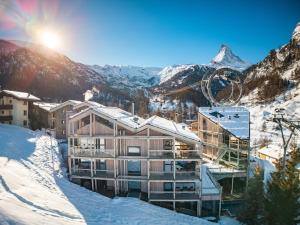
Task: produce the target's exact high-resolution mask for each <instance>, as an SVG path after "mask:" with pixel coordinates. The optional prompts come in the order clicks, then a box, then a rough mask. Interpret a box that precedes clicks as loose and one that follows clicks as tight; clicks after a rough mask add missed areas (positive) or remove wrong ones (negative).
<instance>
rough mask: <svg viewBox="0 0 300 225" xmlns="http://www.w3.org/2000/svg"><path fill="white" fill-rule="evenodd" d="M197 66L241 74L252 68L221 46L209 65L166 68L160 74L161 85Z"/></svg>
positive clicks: (228, 49) (184, 65)
mask: <svg viewBox="0 0 300 225" xmlns="http://www.w3.org/2000/svg"><path fill="white" fill-rule="evenodd" d="M195 66H199V67H203V68H207V67H211V68H214V69H221V68H229V69H233V70H237V71H240V72H241V71H243V70H245V69H246V68H248V67H249V66H251V64H250V63H248V62H246V61H244V60H242V59H241V58H240V57H238V56H237V55H235V54H234V53H233V52H232V50H231V49H230V48H229V47H228V46H226V45H221V49H220V51H219V52H218V54H217V55H216V56H215V57H214V58H213V59H212V60H211V62H210V63H209V64H207V65H205V64H204V65H201V64H182V65H173V66H168V67H165V68H164V69H163V70H161V71H160V72H159V76H160V84H163V83H165V82H166V81H168V80H172V78H173V77H176V75H178V74H182V73H184V72H185V71H190V70H191V69H193V68H195Z"/></svg>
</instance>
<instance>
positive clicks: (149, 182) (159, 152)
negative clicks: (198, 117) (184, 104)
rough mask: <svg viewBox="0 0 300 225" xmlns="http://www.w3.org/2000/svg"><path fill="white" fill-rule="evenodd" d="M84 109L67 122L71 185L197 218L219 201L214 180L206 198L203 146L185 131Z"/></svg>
mask: <svg viewBox="0 0 300 225" xmlns="http://www.w3.org/2000/svg"><path fill="white" fill-rule="evenodd" d="M81 104H82V105H81V106H80V105H77V106H76V107H74V108H75V109H76V108H77V110H74V112H73V113H72V114H70V115H69V116H68V118H67V126H68V128H67V130H68V148H69V149H68V164H69V165H68V167H69V174H70V179H71V180H72V181H73V182H75V183H78V184H80V185H82V186H85V187H87V188H89V189H91V190H93V191H97V192H99V193H102V194H105V195H107V196H116V195H119V196H131V197H138V198H140V199H142V200H145V201H149V202H151V203H153V204H157V205H160V206H163V207H167V208H170V209H174V210H177V211H181V212H184V213H188V214H193V215H198V216H199V215H201V209H202V201H205V200H207V201H219V200H220V192H219V190H218V189H217V188H216V186H215V185H214V183H212V182H211V181H210V180H209V181H210V182H208V183H207V182H206V183H207V187H208V188H207V189H205V191H204V192H203V188H202V173H201V162H202V158H201V149H202V143H201V141H200V139H199V137H197V135H195V134H194V133H193V132H191V131H190V130H189V129H188V128H187V127H186V126H184V125H181V124H177V123H175V122H173V121H170V120H167V119H164V118H161V117H158V116H153V117H151V118H149V119H146V120H145V119H143V118H141V117H138V116H136V115H133V114H132V113H129V112H126V111H124V110H122V109H119V108H116V107H105V106H103V105H96V106H95V105H94V104H93V103H88V102H85V103H81ZM79 108H81V109H82V110H79ZM205 177H206V178H207V176H206V173H205ZM209 179H210V178H209ZM206 181H208V180H207V179H206ZM213 190H215V191H213ZM217 211H218V210H217Z"/></svg>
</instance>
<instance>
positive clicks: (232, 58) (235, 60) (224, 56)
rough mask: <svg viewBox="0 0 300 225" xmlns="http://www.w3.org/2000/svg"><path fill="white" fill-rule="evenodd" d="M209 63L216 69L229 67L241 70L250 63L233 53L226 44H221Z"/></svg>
mask: <svg viewBox="0 0 300 225" xmlns="http://www.w3.org/2000/svg"><path fill="white" fill-rule="evenodd" d="M209 65H210V66H212V67H214V68H217V69H219V68H230V69H235V70H239V71H242V70H245V69H246V68H248V67H249V66H250V65H251V64H250V63H248V62H245V61H244V60H242V59H241V58H240V57H238V56H237V55H235V54H234V53H233V52H232V50H231V49H230V48H229V47H228V46H226V45H221V49H220V51H219V52H218V54H217V55H216V56H215V57H214V58H213V59H212V61H211V62H210V64H209Z"/></svg>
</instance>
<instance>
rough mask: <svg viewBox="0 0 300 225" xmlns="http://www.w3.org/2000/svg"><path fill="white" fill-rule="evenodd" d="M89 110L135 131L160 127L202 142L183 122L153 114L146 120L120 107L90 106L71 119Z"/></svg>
mask: <svg viewBox="0 0 300 225" xmlns="http://www.w3.org/2000/svg"><path fill="white" fill-rule="evenodd" d="M89 111H91V112H93V113H95V114H96V115H97V114H98V115H100V116H101V115H103V116H106V117H108V118H110V119H112V120H115V121H117V122H118V123H119V124H121V125H124V126H126V127H127V128H129V129H130V130H132V131H133V132H139V131H142V130H144V129H146V128H147V127H152V128H157V129H159V130H160V132H162V133H165V134H168V135H172V136H176V137H178V138H184V139H188V140H189V141H192V142H197V143H200V139H199V137H198V136H197V135H196V134H194V133H193V132H192V131H190V130H189V128H187V127H186V126H183V125H182V124H178V123H175V122H174V121H172V120H168V119H165V118H162V117H159V116H152V117H150V118H149V119H146V120H145V119H144V118H142V117H139V116H136V115H132V114H131V113H129V112H127V111H125V110H122V109H120V108H118V107H90V108H87V109H85V110H82V111H80V112H78V113H76V114H74V115H72V116H70V120H73V119H76V117H78V116H80V115H82V114H84V113H87V112H89Z"/></svg>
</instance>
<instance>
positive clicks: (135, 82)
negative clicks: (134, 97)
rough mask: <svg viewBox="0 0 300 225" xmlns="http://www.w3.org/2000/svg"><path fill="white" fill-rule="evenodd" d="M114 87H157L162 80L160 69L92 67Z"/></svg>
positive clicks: (112, 66) (110, 66)
mask: <svg viewBox="0 0 300 225" xmlns="http://www.w3.org/2000/svg"><path fill="white" fill-rule="evenodd" d="M91 69H93V70H95V71H96V72H98V73H99V74H101V75H102V76H104V77H105V78H106V80H107V81H108V82H109V83H110V84H111V85H112V86H113V87H118V88H119V87H120V86H122V87H128V88H145V87H152V86H154V85H157V84H158V83H159V80H160V76H159V72H160V71H161V70H162V68H159V67H139V66H114V65H104V66H98V65H94V66H91Z"/></svg>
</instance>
